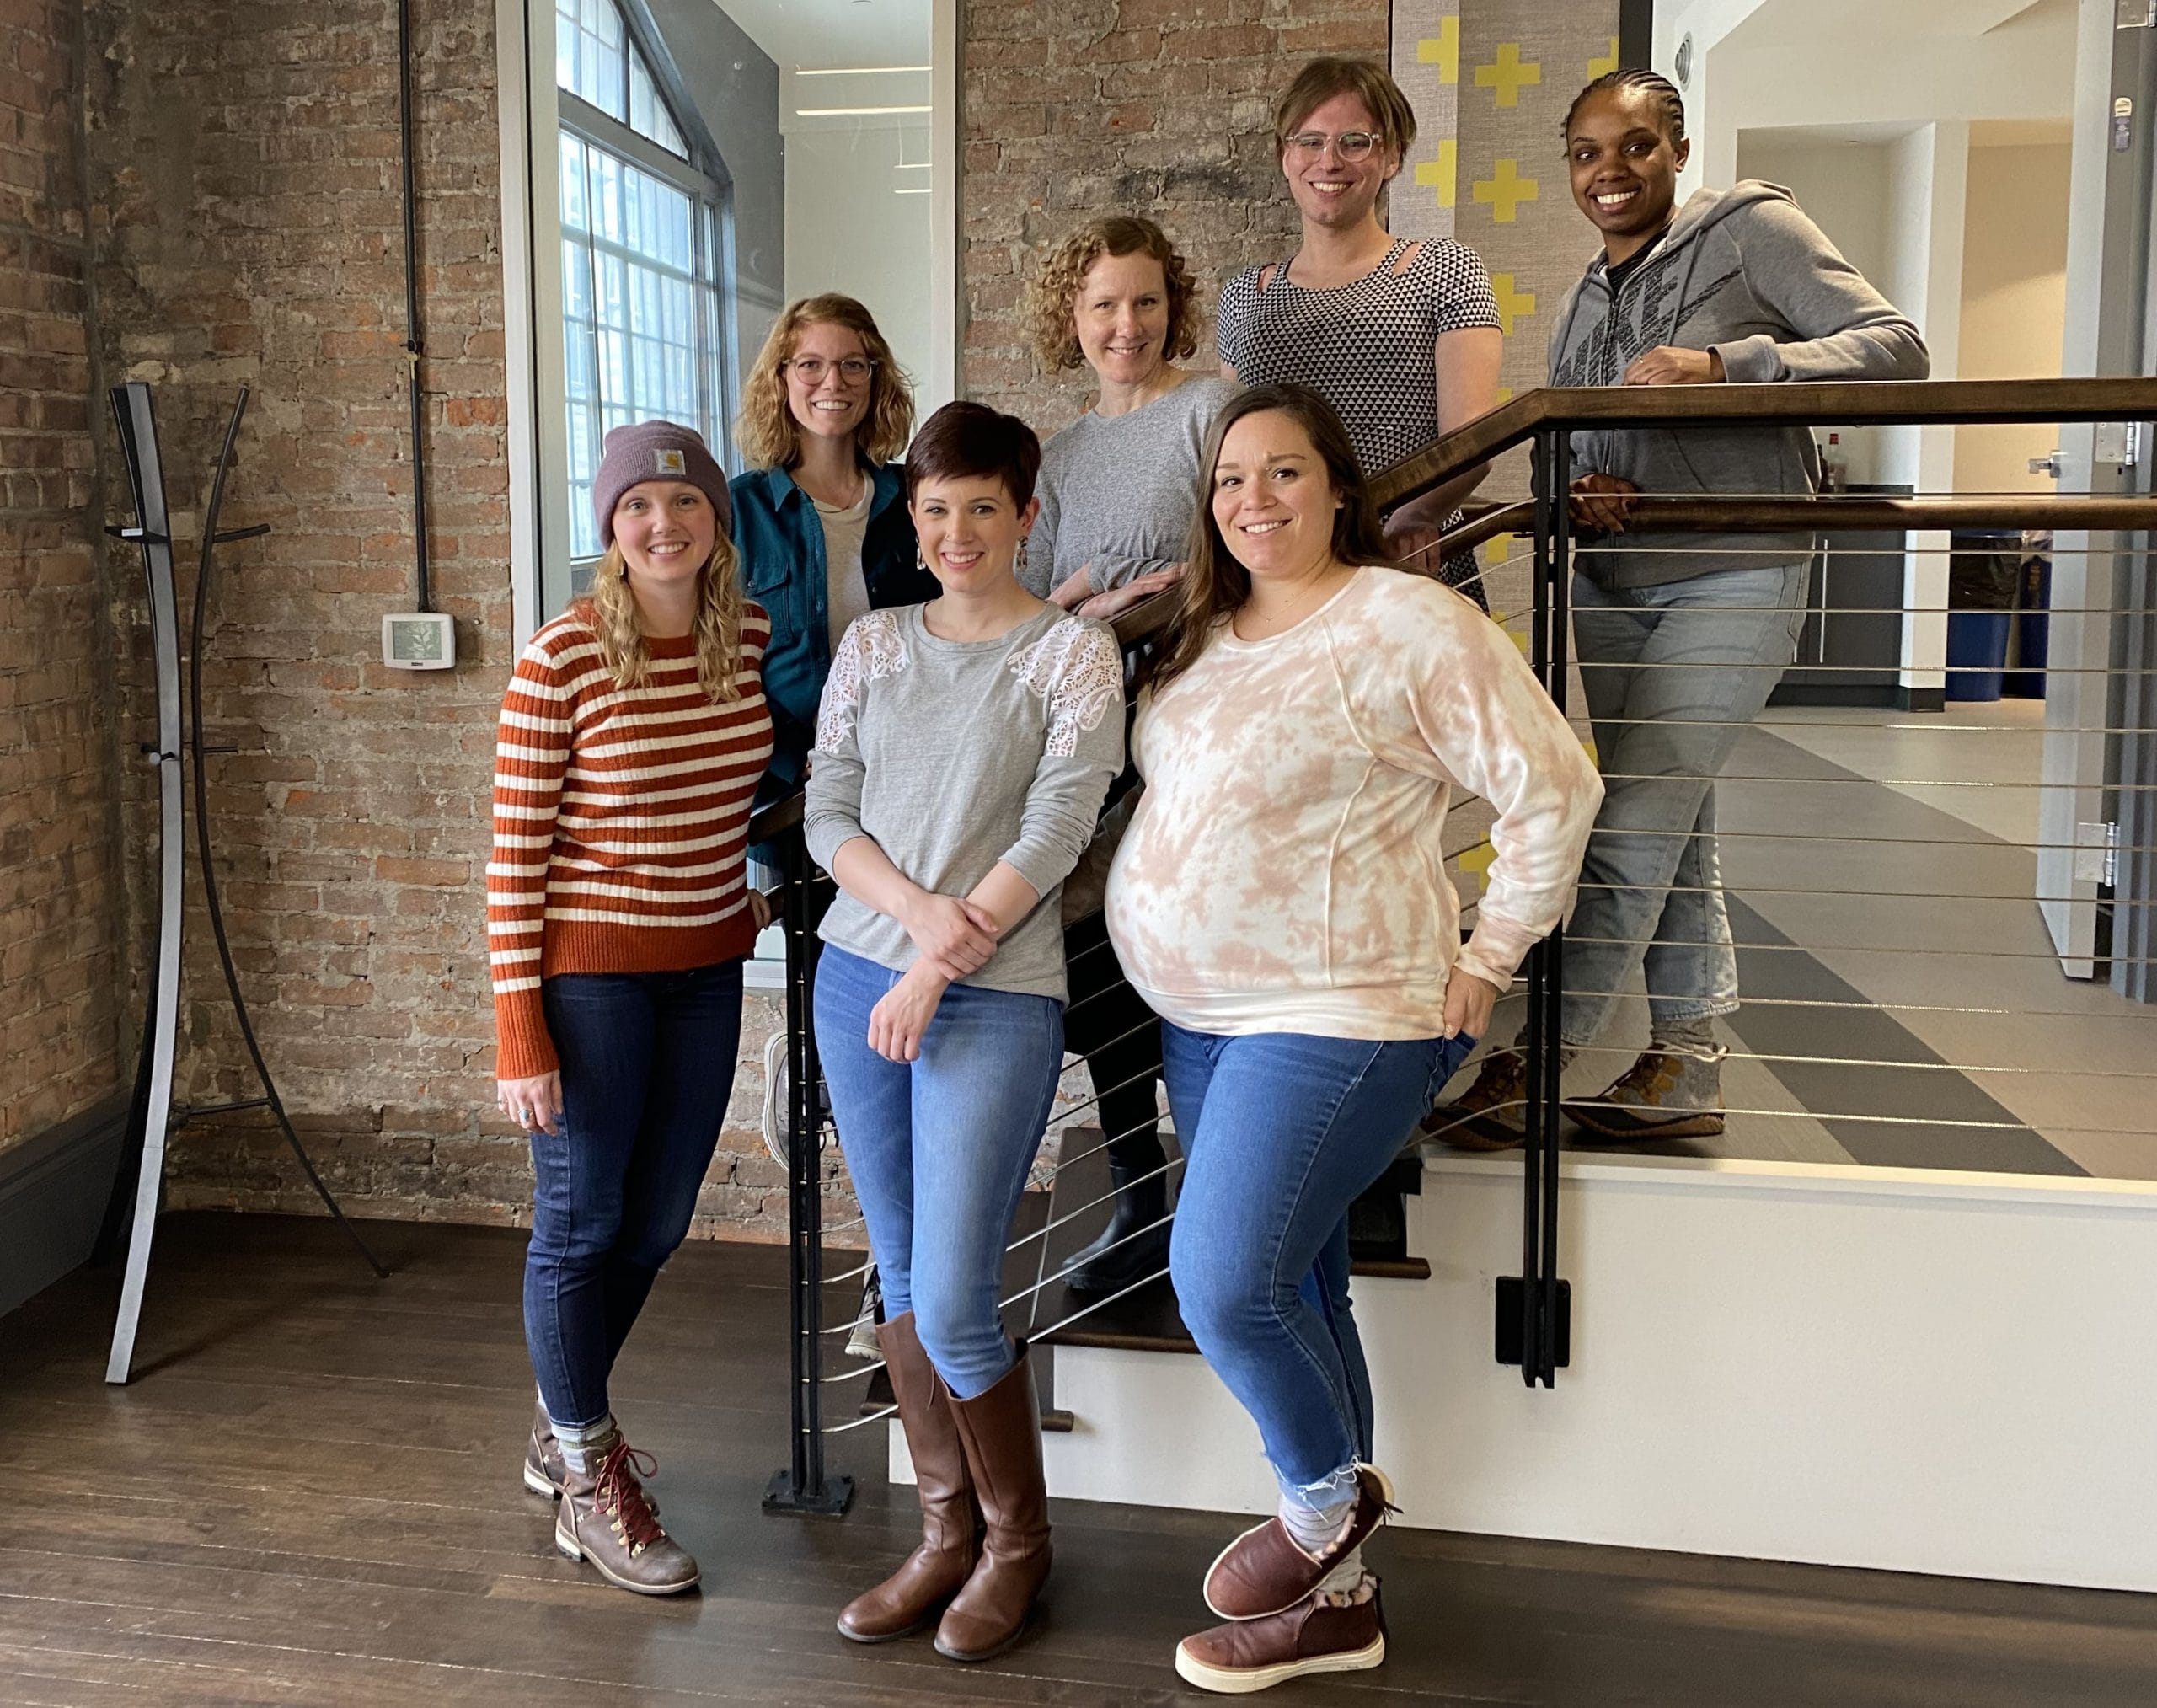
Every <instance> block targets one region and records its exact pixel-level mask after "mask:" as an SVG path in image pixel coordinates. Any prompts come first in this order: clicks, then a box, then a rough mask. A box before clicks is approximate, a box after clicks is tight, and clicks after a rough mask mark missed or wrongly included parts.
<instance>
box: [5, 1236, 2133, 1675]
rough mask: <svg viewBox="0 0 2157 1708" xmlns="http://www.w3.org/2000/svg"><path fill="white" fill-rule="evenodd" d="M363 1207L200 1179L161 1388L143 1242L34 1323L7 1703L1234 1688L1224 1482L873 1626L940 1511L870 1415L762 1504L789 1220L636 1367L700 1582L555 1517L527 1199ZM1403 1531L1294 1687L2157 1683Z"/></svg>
mask: <svg viewBox="0 0 2157 1708" xmlns="http://www.w3.org/2000/svg"><path fill="white" fill-rule="evenodd" d="M368 1232H369V1235H370V1238H371V1239H372V1240H374V1241H375V1242H376V1244H377V1249H378V1250H381V1251H382V1252H383V1255H384V1256H386V1257H388V1259H390V1260H391V1261H393V1264H394V1266H395V1269H396V1274H395V1276H394V1277H393V1279H392V1280H390V1281H388V1282H384V1283H380V1284H377V1283H376V1282H373V1281H372V1280H371V1279H370V1278H369V1277H367V1275H366V1273H365V1272H364V1271H363V1270H361V1267H360V1266H359V1264H358V1262H357V1261H356V1259H355V1258H354V1256H353V1255H352V1254H351V1250H349V1248H347V1247H346V1246H345V1245H344V1244H343V1242H342V1241H341V1240H340V1237H339V1236H338V1234H336V1232H335V1229H332V1228H330V1227H329V1225H328V1224H326V1223H323V1222H319V1221H305V1220H287V1219H281V1218H267V1217H248V1218H239V1217H224V1216H209V1215H189V1216H178V1217H174V1218H169V1220H168V1221H167V1223H165V1225H164V1227H163V1229H161V1230H160V1234H159V1238H158V1255H157V1260H156V1262H155V1264H154V1266H153V1270H152V1274H151V1288H150V1299H149V1305H148V1309H147V1312H146V1315H145V1325H144V1331H143V1335H142V1343H141V1354H140V1356H141V1372H142V1373H140V1374H139V1375H138V1377H137V1379H136V1381H135V1383H134V1384H133V1385H132V1386H131V1387H128V1388H126V1389H110V1388H107V1387H106V1386H105V1385H104V1382H103V1381H102V1379H101V1377H102V1371H103V1364H104V1352H105V1345H106V1340H107V1337H108V1336H109V1334H110V1327H111V1318H112V1305H113V1300H114V1297H115V1288H116V1284H117V1282H116V1276H115V1274H113V1273H109V1272H106V1273H94V1272H78V1274H76V1275H75V1276H73V1277H70V1278H69V1279H67V1281H65V1282H62V1283H61V1284H60V1285H58V1286H56V1287H55V1288H52V1289H51V1290H50V1291H49V1292H47V1293H45V1294H44V1295H43V1296H41V1297H40V1298H37V1299H35V1300H34V1301H32V1302H31V1303H30V1304H28V1305H26V1306H24V1308H23V1309H21V1310H19V1311H18V1312H17V1313H15V1314H13V1315H12V1316H10V1317H8V1318H6V1319H4V1320H0V1451H4V1456H5V1461H6V1463H7V1465H8V1472H9V1474H8V1480H7V1483H6V1485H5V1486H6V1491H7V1499H6V1502H5V1510H6V1522H5V1523H4V1524H3V1525H0V1702H4V1703H6V1704H8V1705H11V1708H13V1705H62V1704H65V1705H71V1708H72V1705H87V1704H99V1705H102V1704H126V1705H131V1708H142V1705H163V1704H174V1705H197V1704H217V1705H229V1704H265V1705H269V1704H277V1705H284V1704H292V1703H320V1704H334V1705H337V1708H361V1705H371V1704H392V1705H395V1708H414V1705H430V1704H435V1703H458V1704H463V1703H475V1704H494V1703H500V1704H520V1705H522V1704H531V1705H542V1708H551V1705H557V1704H563V1705H566V1704H586V1703H595V1704H608V1703H641V1702H649V1703H653V1704H666V1703H675V1702H679V1703H683V1704H691V1703H741V1704H757V1705H764V1704H804V1705H811V1704H813V1705H823V1704H848V1705H856V1704H858V1705H861V1708H902V1705H907V1708H911V1705H926V1704H939V1703H953V1704H982V1705H992V1704H1047V1705H1071V1708H1077V1705H1088V1708H1090V1705H1095V1704H1145V1703H1166V1702H1170V1701H1177V1702H1195V1701H1197V1700H1204V1699H1202V1698H1201V1697H1200V1696H1199V1695H1197V1694H1196V1693H1195V1692H1191V1691H1187V1690H1186V1689H1184V1688H1183V1687H1182V1686H1181V1685H1180V1684H1179V1682H1178V1681H1177V1679H1176V1678H1175V1674H1174V1672H1173V1671H1172V1669H1171V1656H1172V1653H1173V1651H1174V1647H1175V1641H1176V1640H1177V1638H1178V1637H1179V1636H1181V1635H1182V1634H1184V1633H1185V1632H1186V1631H1187V1630H1191V1629H1193V1628H1195V1627H1196V1626H1197V1625H1202V1624H1203V1623H1205V1622H1206V1614H1205V1610H1204V1608H1203V1606H1202V1604H1201V1602H1200V1600H1199V1598H1198V1593H1197V1585H1198V1579H1199V1574H1200V1572H1201V1571H1202V1570H1203V1569H1204V1566H1205V1565H1206V1563H1207V1561H1208V1560H1209V1559H1210V1558H1211V1557H1212V1555H1213V1553H1214V1552H1215V1550H1217V1549H1218V1547H1219V1546H1220V1545H1221V1544H1222V1542H1223V1540H1224V1539H1226V1537H1227V1536H1228V1535H1229V1534H1233V1533H1234V1529H1235V1528H1236V1527H1237V1526H1236V1521H1234V1520H1230V1519H1225V1518H1214V1517H1209V1516H1206V1515H1202V1514H1190V1513H1157V1512H1152V1511H1148V1510H1143V1509H1139V1508H1132V1507H1103V1506H1095V1505H1089V1504H1086V1503H1083V1502H1062V1503H1060V1504H1059V1506H1058V1507H1057V1515H1056V1516H1057V1567H1056V1576H1055V1578H1054V1581H1053V1585H1052V1592H1051V1593H1052V1604H1051V1608H1050V1611H1049V1614H1048V1616H1047V1618H1046V1621H1045V1623H1044V1624H1043V1625H1042V1626H1041V1629H1040V1630H1038V1632H1037V1633H1036V1636H1034V1637H1033V1638H1032V1639H1031V1640H1030V1641H1028V1642H1027V1643H1026V1644H1025V1645H1024V1646H1021V1647H1020V1649H1018V1650H1017V1651H1016V1652H1014V1653H1012V1654H1011V1655H1009V1656H1007V1657H1004V1659H1002V1660H1000V1661H996V1662H990V1663H988V1664H987V1665H985V1666H981V1667H976V1668H960V1667H956V1666H953V1665H950V1664H949V1663H947V1662H944V1661H941V1660H939V1658H938V1657H936V1655H935V1654H934V1652H932V1651H931V1650H930V1648H929V1644H928V1642H927V1641H926V1640H925V1639H924V1640H922V1641H907V1642H900V1643H894V1644H890V1645H887V1646H882V1647H880V1648H875V1649H858V1648H854V1647H853V1646H849V1645H848V1644H847V1643H845V1642H843V1641H841V1640H840V1639H839V1638H838V1636H837V1635H836V1634H835V1633H834V1632H833V1630H832V1623H831V1620H832V1614H833V1613H834V1612H835V1611H836V1610H837V1609H838V1606H839V1604H841V1603H842V1602H843V1600H844V1599H845V1598H846V1597H847V1596H848V1594H849V1593H852V1592H853V1591H854V1589H856V1588H859V1587H860V1586H861V1585H863V1584H864V1583H865V1582H869V1581H870V1580H871V1579H872V1578H874V1577H876V1576H878V1575H880V1573H881V1572H882V1571H884V1570H886V1569H888V1567H889V1566H890V1565H891V1563H893V1562H895V1561H897V1559H898V1557H899V1556H900V1555H902V1553H903V1552H904V1550H906V1548H907V1546H909V1545H910V1543H911V1539H912V1534H913V1532H912V1531H911V1529H910V1518H909V1513H910V1509H911V1506H912V1502H911V1499H910V1497H909V1494H908V1491H903V1490H902V1491H897V1492H896V1493H894V1492H893V1491H890V1490H888V1488H887V1486H886V1483H885V1480H884V1477H883V1472H882V1464H883V1433H882V1430H881V1428H880V1427H875V1428H870V1429H867V1430H863V1431H859V1432H855V1433H853V1434H850V1435H846V1436H842V1437H839V1438H837V1439H836V1440H835V1441H834V1443H833V1448H832V1452H833V1459H834V1461H835V1464H837V1466H838V1468H839V1469H842V1470H849V1471H851V1472H852V1473H853V1474H854V1475H855V1476H856V1478H857V1479H858V1480H859V1490H860V1492H859V1496H858V1497H857V1499H856V1502H855V1505H854V1511H853V1513H851V1514H850V1515H849V1516H848V1517H847V1518H844V1519H843V1520H806V1519H796V1518H767V1517H765V1516H764V1515H763V1513H761V1512H760V1511H759V1510H758V1504H757V1503H758V1497H759V1496H760V1494H761V1493H762V1491H763V1486H764V1483H765V1481H766V1480H767V1479H768V1477H769V1476H770V1475H771V1473H772V1471H773V1469H774V1468H775V1467H776V1466H777V1465H778V1464H779V1463H780V1461H781V1459H782V1457H783V1455H784V1439H785V1438H784V1419H785V1357H784V1323H785V1293H784V1254H783V1253H782V1252H781V1251H780V1250H779V1249H777V1248H773V1247H762V1246H725V1245H718V1246H715V1245H695V1246H692V1247H690V1248H688V1249H687V1250H684V1251H683V1252H682V1256H680V1258H679V1259H678V1260H677V1262H676V1263H675V1265H674V1266H673V1267H672V1269H670V1271H669V1272H668V1273H667V1275H666V1277H665V1278H664V1279H663V1280H662V1281H661V1283H660V1287H659V1289H658V1292H657V1293H656V1295H655V1297H654V1298H653V1301H652V1305H651V1308H650V1311H649V1313H648V1314H647V1315H646V1317H645V1320H644V1322H643V1324H642V1325H640V1329H639V1331H638V1335H637V1337H636V1339H635V1340H634V1341H633V1342H632V1343H631V1345H630V1347H629V1351H628V1352H627V1353H626V1354H625V1356H624V1361H623V1367H622V1369H621V1371H620V1373H619V1378H618V1389H617V1399H618V1410H619V1411H620V1413H621V1415H622V1416H623V1418H624V1422H626V1423H627V1424H628V1426H629V1429H630V1431H631V1432H632V1433H633V1435H634V1438H635V1439H636V1440H637V1441H638V1442H640V1443H641V1444H643V1445H645V1446H646V1447H648V1448H650V1449H651V1450H652V1451H653V1452H655V1453H656V1454H657V1455H658V1457H659V1459H660V1460H661V1466H662V1470H661V1475H660V1476H659V1479H658V1480H657V1481H656V1484H655V1492H656V1494H657V1496H658V1497H659V1498H660V1499H661V1502H662V1504H663V1505H664V1507H665V1509H666V1518H667V1521H668V1523H670V1525H671V1526H672V1528H673V1529H674V1530H675V1532H676V1534H678V1535H679V1536H680V1537H681V1538H682V1539H683V1540H684V1541H685V1542H686V1543H688V1545H689V1546H690V1547H692V1548H693V1550H695V1552H696V1553H697V1555H698V1557H699V1559H700V1560H701V1561H703V1564H704V1587H703V1590H702V1592H701V1593H698V1594H694V1595H691V1596H687V1597H683V1598H677V1599H675V1600H671V1601H650V1600H644V1599H640V1598H634V1597H631V1596H629V1595H625V1594H624V1593H620V1592H619V1591H617V1590H613V1589H609V1588H606V1587H604V1586H603V1585H602V1584H601V1583H600V1582H599V1581H598V1580H597V1577H593V1576H592V1575H591V1573H590V1572H589V1571H586V1570H585V1569H583V1568H581V1567H579V1566H574V1565H572V1564H571V1563H570V1561H566V1560H564V1559H562V1558H561V1557H560V1556H559V1555H557V1554H556V1553H555V1551H554V1545H553V1541H552V1536H551V1529H552V1514H551V1509H550V1508H549V1506H548V1505H547V1504H546V1503H545V1502H542V1501H538V1500H535V1499H533V1497H530V1496H528V1495H527V1494H526V1493H525V1492H524V1491H523V1490H522V1486H521V1485H520V1483H519V1481H518V1476H517V1461H518V1452H519V1448H520V1444H521V1439H522V1431H523V1429H524V1427H525V1422H526V1419H527V1415H528V1413H529V1411H530V1405H531V1399H530V1396H531V1391H532V1390H531V1384H530V1377H529V1374H528V1373H527V1367H526V1363H525V1357H524V1347H523V1341H522V1335H521V1331H520V1329H519V1325H518V1306H517V1277H518V1272H519V1266H520V1263H521V1258H522V1236H521V1235H519V1234H515V1233H511V1232H508V1231H505V1230H494V1229H466V1228H449V1227H436V1226H419V1225H400V1226H394V1227H392V1226H386V1225H383V1224H375V1225H373V1226H372V1227H370V1229H369V1230H368ZM838 1391H841V1392H850V1391H851V1390H850V1389H840V1390H838ZM1562 1402H1563V1396H1562V1395H1559V1396H1558V1397H1557V1399H1556V1400H1554V1403H1562ZM1065 1403H1068V1399H1067V1400H1066V1401H1065ZM832 1410H833V1414H834V1415H835V1416H838V1415H843V1414H846V1413H847V1412H848V1410H849V1408H848V1406H847V1405H835V1406H834V1407H833V1408H832ZM2033 1450H2038V1451H2042V1443H2034V1444H2033ZM1163 1475H1164V1476H1167V1475H1174V1468H1173V1467H1172V1466H1164V1468H1163ZM2067 1516H2068V1515H2063V1522H2064V1521H2066V1518H2067ZM1373 1555H1374V1556H1375V1560H1376V1563H1377V1564H1378V1566H1380V1568H1381V1569H1382V1570H1383V1571H1384V1574H1385V1583H1386V1600H1387V1606H1388V1609H1389V1614H1390V1618H1391V1624H1392V1641H1393V1658H1392V1660H1391V1661H1390V1662H1389V1665H1388V1666H1386V1667H1385V1668H1384V1669H1382V1670H1380V1671H1378V1672H1376V1673H1362V1674H1358V1675H1355V1676H1353V1677H1350V1678H1343V1679H1330V1680H1325V1681H1319V1682H1315V1683H1306V1684H1300V1685H1293V1686H1288V1687H1286V1688H1284V1689H1281V1690H1278V1691H1276V1692H1273V1693H1271V1695H1270V1696H1269V1698H1268V1700H1271V1701H1276V1702H1279V1703H1281V1704H1282V1705H1284V1708H1285V1705H1291V1704H1298V1703H1301V1704H1338V1705H1344V1708H1350V1705H1366V1708H1382V1705H1383V1704H1384V1703H1386V1702H1388V1701H1394V1702H1432V1703H1471V1702H1472V1703H1508V1704H1528V1703H1533V1704H1550V1705H1568V1708H1569V1705H1575V1704H1579V1705H1603V1704H1617V1703H1637V1704H1650V1705H1657V1708H1662V1705H1679V1704H1713V1705H1742V1708H1767V1705H1781V1704H1818V1705H1823V1708H1826V1705H1833V1708H1860V1705H1871V1704H1880V1705H1888V1704H1894V1705H1911V1704H1941V1705H1954V1708H1988V1705H2000V1708H2010V1705H2011V1708H2031V1705H2045V1708H2053V1705H2066V1704H2084V1703H2088V1704H2099V1703H2104V1704H2112V1703H2118V1704H2135V1705H2139V1708H2147V1705H2148V1704H2149V1703H2151V1702H2153V1701H2157V1598H2145V1597H2135V1596H2126V1595H2106V1594H2098V1593H2079V1592H2071V1591H2064V1590H2054V1589H2043V1588H2028V1587H2023V1586H2016V1585H2002V1584H1986V1583H1975V1582H1955V1581H1945V1580H1939V1579H1927V1578H1919V1577H1894V1576H1889V1575H1886V1574H1879V1573H1869V1572H1852V1571H1828V1570H1822V1569H1817V1568H1805V1567H1796V1566H1775V1565H1768V1564H1759V1563H1753V1562H1739V1561H1720V1560H1711V1559H1703V1558H1696V1557H1692V1556H1687V1555H1662V1554H1645V1553H1638V1552H1632V1551H1628V1550H1618V1549H1608V1548H1587V1547H1571V1546H1562V1545H1551V1544H1539V1543H1525V1542H1514V1541H1504V1540H1497V1539H1489V1538H1483V1537H1475V1536H1459V1535H1442V1534H1429V1533H1421V1532H1414V1531H1405V1530H1404V1531H1394V1532H1392V1533H1390V1534H1388V1535H1386V1536H1385V1537H1384V1538H1382V1539H1380V1541H1379V1542H1378V1543H1377V1544H1376V1545H1374V1547H1373Z"/></svg>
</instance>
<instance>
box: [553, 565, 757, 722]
mask: <svg viewBox="0 0 2157 1708" xmlns="http://www.w3.org/2000/svg"><path fill="white" fill-rule="evenodd" d="M739 564H740V559H739V558H737V557H736V554H735V550H734V542H733V541H732V540H731V539H729V538H727V537H726V530H725V528H723V527H722V528H721V529H720V531H719V538H717V539H716V540H715V541H714V542H713V543H712V549H711V556H710V557H709V558H708V559H706V560H704V568H703V569H701V570H698V572H697V621H696V626H695V628H693V629H691V630H690V634H691V635H692V636H693V638H694V640H695V641H696V643H697V684H698V687H700V688H703V689H704V693H706V694H708V695H709V696H710V698H712V699H715V700H735V699H741V683H740V681H739V680H738V679H737V678H738V676H739V672H740V671H741V617H742V613H743V612H744V611H745V610H746V609H747V599H745V598H744V597H743V596H742V592H741V575H740V574H739V572H738V565H739ZM583 607H584V609H583V611H582V612H581V615H582V616H583V617H584V619H585V621H586V622H587V623H588V624H591V630H592V632H593V633H594V634H597V636H598V637H599V661H600V662H601V663H602V664H603V665H605V666H606V667H607V672H608V673H609V674H611V675H612V676H613V678H614V686H615V687H616V688H625V689H626V688H641V687H642V686H643V685H644V683H645V678H646V677H648V676H649V675H650V671H651V649H650V647H648V646H646V645H645V637H644V622H643V619H642V618H641V617H640V615H639V613H638V611H637V599H636V595H635V594H634V593H633V592H630V591H629V565H627V564H626V563H624V561H623V559H622V548H621V547H620V546H619V545H618V544H614V543H609V544H608V545H607V554H606V555H605V556H604V557H602V558H601V559H600V560H599V564H598V567H597V569H595V570H593V571H592V575H591V593H590V594H589V595H588V596H587V597H586V599H585V600H584V601H583Z"/></svg>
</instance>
